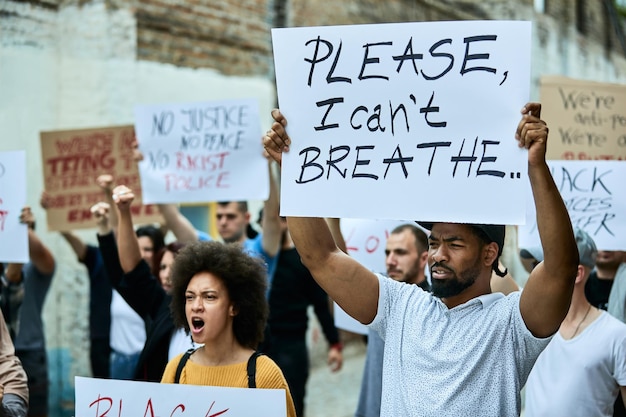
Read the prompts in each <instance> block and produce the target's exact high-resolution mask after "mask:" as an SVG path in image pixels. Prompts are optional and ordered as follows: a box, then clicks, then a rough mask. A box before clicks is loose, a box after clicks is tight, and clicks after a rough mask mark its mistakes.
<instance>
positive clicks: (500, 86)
mask: <svg viewBox="0 0 626 417" xmlns="http://www.w3.org/2000/svg"><path fill="white" fill-rule="evenodd" d="M272 42H273V48H274V59H275V67H276V83H277V88H278V99H279V105H280V108H281V111H282V112H283V114H284V115H285V117H286V118H287V121H288V126H287V132H288V133H289V135H290V137H291V138H292V140H293V143H292V145H291V147H290V150H289V152H288V153H286V154H285V155H284V160H283V168H282V183H281V184H282V185H281V186H282V193H281V213H282V214H283V215H292V216H328V217H341V218H346V217H352V218H386V219H406V218H414V219H418V220H424V221H426V220H428V221H466V222H476V223H481V222H482V223H485V222H488V223H506V224H522V223H523V222H524V199H525V194H524V193H523V189H524V183H525V181H526V178H527V158H526V152H525V151H524V150H520V149H519V148H518V147H517V142H516V140H515V139H514V135H515V130H516V128H517V125H518V123H519V121H520V118H521V114H520V110H521V109H522V107H523V105H524V104H526V102H527V101H528V98H529V88H530V46H531V23H530V22H521V21H515V22H512V21H509V22H503V21H463V22H423V23H390V24H379V25H355V26H326V27H304V28H288V29H273V30H272Z"/></svg>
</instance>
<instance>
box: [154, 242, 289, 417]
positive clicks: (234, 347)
mask: <svg viewBox="0 0 626 417" xmlns="http://www.w3.org/2000/svg"><path fill="white" fill-rule="evenodd" d="M171 285H172V290H171V295H172V302H171V313H172V318H173V320H174V324H175V325H176V326H178V327H182V328H184V329H185V330H186V331H187V332H188V333H190V334H191V338H192V339H193V341H194V343H198V344H202V345H203V346H201V347H200V348H198V349H196V350H195V351H193V353H191V356H189V358H188V360H187V362H185V363H184V367H183V368H182V370H181V371H180V374H179V380H178V382H180V383H182V384H193V385H212V386H222V387H239V388H247V387H249V386H250V385H249V380H248V373H247V365H248V360H249V359H250V358H251V357H252V356H253V354H255V350H256V348H257V346H258V345H259V343H260V342H261V341H262V340H263V334H264V329H265V324H266V321H267V316H268V306H267V299H266V297H265V292H266V289H267V272H266V270H265V267H264V265H263V263H262V261H261V260H259V259H257V258H253V257H251V256H249V255H247V254H245V253H244V252H242V250H241V248H240V247H238V246H236V245H232V244H222V243H218V242H196V243H193V244H190V245H188V246H186V247H185V248H183V249H182V250H181V251H180V252H179V254H178V256H177V257H176V260H175V261H174V265H173V266H172V274H171ZM182 356H183V355H178V356H177V357H175V358H174V359H172V360H171V361H170V362H169V363H168V364H167V367H166V368H165V372H164V374H163V378H162V379H161V382H165V383H173V382H175V379H176V372H177V368H178V367H179V363H180V361H181V358H182ZM255 385H256V387H258V388H272V389H284V390H285V394H286V403H287V415H288V416H289V417H295V409H294V405H293V400H292V398H291V393H290V392H289V388H288V386H287V382H286V381H285V377H284V376H283V373H282V372H281V370H280V368H279V367H278V366H277V365H276V363H274V361H272V360H271V359H270V358H268V357H267V356H264V355H261V356H259V357H258V359H257V361H256V375H255Z"/></svg>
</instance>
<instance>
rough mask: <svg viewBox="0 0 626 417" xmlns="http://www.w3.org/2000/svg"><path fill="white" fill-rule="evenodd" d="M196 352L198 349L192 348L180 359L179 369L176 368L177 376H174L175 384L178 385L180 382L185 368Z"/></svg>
mask: <svg viewBox="0 0 626 417" xmlns="http://www.w3.org/2000/svg"><path fill="white" fill-rule="evenodd" d="M195 351H196V349H194V348H190V349H189V350H187V352H185V353H183V356H182V357H181V358H180V362H178V367H177V368H176V375H175V376H174V383H175V384H178V383H179V382H180V374H182V373H183V368H184V367H185V364H186V363H187V360H188V359H189V357H190V356H191V354H192V353H194V352H195Z"/></svg>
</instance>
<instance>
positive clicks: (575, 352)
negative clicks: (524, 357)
mask: <svg viewBox="0 0 626 417" xmlns="http://www.w3.org/2000/svg"><path fill="white" fill-rule="evenodd" d="M575 237H576V242H577V244H578V253H579V257H580V261H579V265H578V273H577V275H576V282H575V284H574V293H573V294H572V301H571V304H570V308H569V311H568V313H567V316H566V317H565V319H564V320H563V322H562V323H561V326H560V327H559V331H558V332H557V333H556V334H555V335H554V337H553V338H552V340H551V341H550V343H549V344H548V346H547V347H546V349H545V350H544V351H543V352H542V353H541V355H539V358H538V359H537V362H536V363H535V366H534V367H533V369H532V371H531V373H530V376H529V377H528V381H527V383H526V405H525V411H524V415H525V416H528V417H537V416H546V417H548V416H550V417H552V416H568V417H577V416H580V417H588V416H605V417H610V416H613V411H614V410H613V405H614V403H615V400H616V398H617V395H618V392H620V391H621V393H622V398H624V394H626V324H624V323H622V322H620V321H619V320H617V319H616V318H615V317H613V316H611V315H610V314H608V313H606V312H605V311H603V310H601V309H598V308H596V307H594V306H592V305H591V304H590V303H589V301H587V299H586V297H585V284H586V281H587V279H588V277H589V274H590V272H591V270H592V269H593V268H594V266H595V263H596V256H597V253H598V252H597V250H596V245H595V243H594V241H593V239H592V238H591V236H589V235H588V234H587V233H586V232H584V231H583V230H580V229H576V230H575ZM622 405H625V404H624V402H623V400H622Z"/></svg>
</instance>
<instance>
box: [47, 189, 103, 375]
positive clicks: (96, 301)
mask: <svg viewBox="0 0 626 417" xmlns="http://www.w3.org/2000/svg"><path fill="white" fill-rule="evenodd" d="M39 202H40V204H41V207H42V208H43V209H44V210H48V209H49V208H50V207H51V205H52V202H51V197H50V195H49V194H48V193H47V192H46V191H43V192H42V193H41V197H40V200H39ZM60 233H61V236H63V238H64V239H65V241H66V242H67V243H68V244H69V245H70V247H71V248H72V250H73V251H74V253H75V254H76V257H77V259H78V261H79V262H80V263H82V264H83V265H85V268H86V269H87V274H88V275H89V359H90V363H91V374H92V376H94V377H96V378H108V377H109V375H110V369H109V362H110V358H109V357H110V355H111V347H110V337H109V332H110V329H111V312H110V309H111V291H112V287H111V282H110V281H109V278H108V277H107V276H106V271H105V270H104V265H103V263H102V256H101V255H100V250H99V249H98V247H97V246H94V245H89V244H86V243H85V242H83V240H82V239H81V238H80V237H78V236H77V235H76V234H75V233H73V232H72V231H69V230H65V231H61V232H60Z"/></svg>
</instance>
